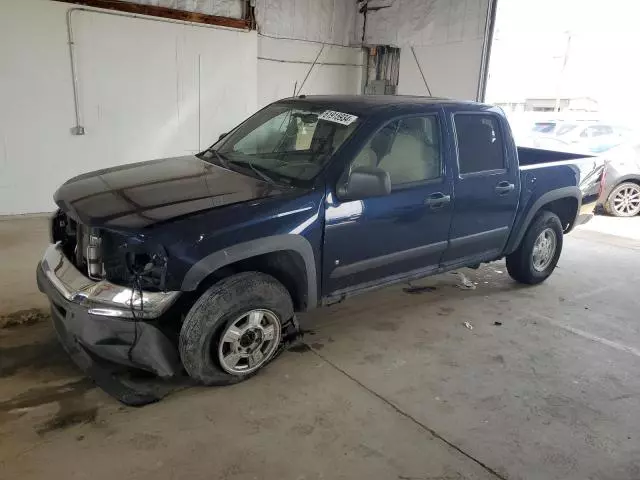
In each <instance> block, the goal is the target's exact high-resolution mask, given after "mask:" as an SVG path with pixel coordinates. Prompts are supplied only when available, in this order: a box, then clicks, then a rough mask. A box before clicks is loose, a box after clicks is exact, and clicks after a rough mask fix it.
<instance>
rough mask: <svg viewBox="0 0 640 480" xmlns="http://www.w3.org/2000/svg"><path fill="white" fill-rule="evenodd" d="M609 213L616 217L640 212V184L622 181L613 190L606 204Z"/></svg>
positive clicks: (631, 215) (629, 215)
mask: <svg viewBox="0 0 640 480" xmlns="http://www.w3.org/2000/svg"><path fill="white" fill-rule="evenodd" d="M604 209H605V211H606V212H607V213H608V214H609V215H613V216H616V217H633V216H635V215H637V214H638V213H640V185H638V184H636V183H631V182H626V183H621V184H620V185H618V186H617V187H616V188H614V189H613V190H612V192H611V193H610V194H609V198H607V201H606V202H605V204H604Z"/></svg>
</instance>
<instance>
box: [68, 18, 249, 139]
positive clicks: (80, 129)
mask: <svg viewBox="0 0 640 480" xmlns="http://www.w3.org/2000/svg"><path fill="white" fill-rule="evenodd" d="M75 12H91V13H97V14H101V15H111V16H114V17H126V18H138V19H141V20H146V21H149V22H161V23H175V24H177V25H189V26H191V27H201V28H213V29H223V30H233V31H238V29H236V28H231V27H224V26H219V25H209V24H206V23H198V22H188V21H183V20H171V19H168V18H160V17H148V16H145V15H138V14H135V13H120V12H116V11H113V12H112V11H105V10H98V9H94V8H86V7H73V8H70V9H69V10H67V15H66V19H67V40H68V43H69V63H70V65H71V83H72V87H73V106H74V112H75V125H74V126H73V127H71V135H84V134H85V128H84V126H83V125H82V123H83V122H82V109H81V108H80V95H79V80H78V66H77V62H76V52H75V47H76V44H75V36H74V32H73V22H72V19H73V14H74V13H75Z"/></svg>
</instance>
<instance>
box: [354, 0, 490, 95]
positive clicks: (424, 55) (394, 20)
mask: <svg viewBox="0 0 640 480" xmlns="http://www.w3.org/2000/svg"><path fill="white" fill-rule="evenodd" d="M379 3H380V5H384V4H388V5H390V6H389V7H388V8H384V9H381V10H378V11H373V12H369V15H368V17H367V31H366V37H365V38H366V43H368V44H377V45H393V46H397V47H400V48H401V51H400V55H401V56H400V74H399V84H398V93H400V94H410V95H428V93H427V88H426V87H425V84H424V81H423V79H422V76H421V75H420V71H419V69H418V67H417V65H416V60H415V58H414V56H413V54H412V52H411V47H413V48H414V50H415V52H416V57H417V58H418V61H419V63H420V66H421V68H422V71H423V73H424V76H425V79H426V80H427V83H428V85H429V89H430V90H431V95H433V96H439V97H450V98H454V99H460V100H475V99H476V94H477V90H478V80H479V74H480V64H481V58H482V48H483V38H484V31H485V24H486V16H487V7H488V5H489V0H396V1H395V2H389V1H386V2H379ZM371 5H374V3H373V2H372V3H371ZM376 5H377V4H376Z"/></svg>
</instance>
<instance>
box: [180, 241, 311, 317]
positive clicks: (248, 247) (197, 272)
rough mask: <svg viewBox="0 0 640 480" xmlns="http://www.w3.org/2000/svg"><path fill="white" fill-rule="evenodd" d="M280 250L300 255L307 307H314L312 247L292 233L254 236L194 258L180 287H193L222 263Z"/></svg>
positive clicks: (223, 264)
mask: <svg viewBox="0 0 640 480" xmlns="http://www.w3.org/2000/svg"><path fill="white" fill-rule="evenodd" d="M284 250H292V251H294V252H296V253H298V254H299V255H300V256H301V257H302V260H303V261H304V265H305V269H306V273H307V286H306V287H307V309H311V308H314V307H315V306H316V305H317V303H318V283H317V282H318V279H317V276H316V262H315V256H314V254H313V248H312V247H311V244H310V243H309V241H308V240H307V239H306V238H304V237H303V236H301V235H294V234H283V235H273V236H270V237H264V238H257V239H255V240H251V241H248V242H243V243H238V244H235V245H232V246H230V247H227V248H225V249H223V250H218V251H216V252H213V253H211V254H209V255H207V256H206V257H203V258H201V259H200V260H198V262H196V263H195V264H194V265H193V266H192V267H191V268H190V269H189V270H188V271H187V274H186V275H185V276H184V279H183V281H182V287H181V290H182V291H193V290H196V289H197V288H198V285H199V284H200V282H202V281H203V280H204V279H205V278H207V277H208V276H209V275H210V274H211V273H213V272H215V271H216V270H218V269H220V268H222V267H224V266H226V265H230V264H232V263H235V262H237V261H240V260H245V259H247V258H251V257H256V256H258V255H263V254H265V253H273V252H278V251H284Z"/></svg>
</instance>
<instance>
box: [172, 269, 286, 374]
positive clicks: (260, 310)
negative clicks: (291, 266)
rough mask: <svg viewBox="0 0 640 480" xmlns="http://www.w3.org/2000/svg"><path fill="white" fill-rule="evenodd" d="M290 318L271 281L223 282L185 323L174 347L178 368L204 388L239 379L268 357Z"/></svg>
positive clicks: (245, 276)
mask: <svg viewBox="0 0 640 480" xmlns="http://www.w3.org/2000/svg"><path fill="white" fill-rule="evenodd" d="M292 316H293V303H292V301H291V296H290V295H289V292H288V291H287V289H286V288H285V287H284V286H283V285H282V284H281V283H280V282H278V281H277V280H276V279H275V278H273V277H271V276H269V275H265V274H263V273H259V272H244V273H239V274H237V275H232V276H230V277H227V278H225V279H224V280H221V281H220V282H218V283H216V284H215V285H214V286H212V287H211V288H209V289H208V290H207V291H206V292H204V293H203V294H202V296H201V297H200V298H199V299H198V300H197V301H196V303H195V304H194V305H193V307H192V308H191V310H190V311H189V313H188V314H187V317H186V318H185V321H184V324H183V325H182V329H181V331H180V338H179V345H178V347H179V351H180V357H181V359H182V363H183V365H184V368H185V369H186V370H187V373H188V374H189V375H190V376H191V377H192V378H194V379H195V380H198V381H199V382H201V383H204V384H205V385H228V384H232V383H237V382H240V381H242V380H245V379H246V378H249V377H250V376H252V375H253V374H255V373H256V372H257V371H258V370H260V369H261V368H262V367H264V366H265V365H266V364H267V363H268V362H269V361H270V360H271V359H272V358H273V357H274V355H275V354H276V352H277V351H278V347H279V346H280V343H281V341H282V330H283V327H282V326H283V324H284V323H286V322H287V321H288V320H289V319H290V318H291V317H292Z"/></svg>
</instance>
